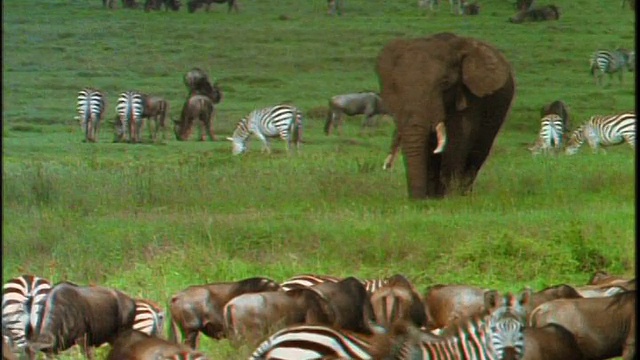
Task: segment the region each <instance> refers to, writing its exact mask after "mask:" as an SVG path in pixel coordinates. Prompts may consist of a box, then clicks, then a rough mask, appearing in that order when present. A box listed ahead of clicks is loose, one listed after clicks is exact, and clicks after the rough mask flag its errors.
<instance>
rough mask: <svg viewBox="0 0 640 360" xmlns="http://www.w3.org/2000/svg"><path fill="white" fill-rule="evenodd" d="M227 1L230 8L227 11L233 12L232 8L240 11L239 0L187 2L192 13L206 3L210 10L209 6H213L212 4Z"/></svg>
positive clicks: (193, 0) (207, 8)
mask: <svg viewBox="0 0 640 360" xmlns="http://www.w3.org/2000/svg"><path fill="white" fill-rule="evenodd" d="M224 3H227V4H228V5H229V9H228V10H227V13H230V12H231V9H233V10H235V11H236V13H238V11H239V10H238V0H190V1H189V2H187V10H188V11H189V12H190V13H193V12H195V11H196V10H198V9H199V8H201V7H202V6H203V5H206V11H207V12H208V11H209V8H210V7H211V4H224Z"/></svg>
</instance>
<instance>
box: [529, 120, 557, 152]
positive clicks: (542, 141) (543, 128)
mask: <svg viewBox="0 0 640 360" xmlns="http://www.w3.org/2000/svg"><path fill="white" fill-rule="evenodd" d="M563 129H564V121H563V120H562V118H561V117H560V115H557V114H551V115H547V116H545V117H543V118H542V119H541V120H540V133H539V135H538V140H537V141H536V143H535V145H533V147H530V148H529V150H530V151H531V153H532V154H533V155H538V154H539V153H540V151H543V152H545V153H546V152H547V151H549V150H551V149H556V150H558V149H560V148H561V147H562V135H563Z"/></svg>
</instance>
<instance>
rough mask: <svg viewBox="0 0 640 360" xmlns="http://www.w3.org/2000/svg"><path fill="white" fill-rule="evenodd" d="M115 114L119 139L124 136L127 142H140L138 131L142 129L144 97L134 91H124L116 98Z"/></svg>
mask: <svg viewBox="0 0 640 360" xmlns="http://www.w3.org/2000/svg"><path fill="white" fill-rule="evenodd" d="M116 113H117V114H118V116H119V121H120V126H121V128H120V130H117V125H116V130H117V131H118V135H119V136H120V137H122V136H126V138H127V141H128V142H139V141H140V129H141V128H142V124H143V122H142V114H143V113H144V97H143V95H142V94H140V93H139V92H136V91H125V92H123V93H121V94H120V97H119V98H118V105H116Z"/></svg>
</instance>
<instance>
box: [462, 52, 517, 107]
mask: <svg viewBox="0 0 640 360" xmlns="http://www.w3.org/2000/svg"><path fill="white" fill-rule="evenodd" d="M466 50H467V51H465V52H466V54H465V55H464V56H463V58H462V82H463V83H464V84H465V86H466V87H467V88H469V90H470V91H471V92H472V93H473V94H474V95H476V96H478V97H484V96H487V95H490V94H492V93H493V92H495V91H497V90H498V89H500V88H501V87H502V86H503V85H504V84H505V83H506V82H507V79H508V78H509V72H510V69H509V66H508V64H507V63H506V62H505V61H504V60H502V59H500V58H499V55H498V54H497V50H496V49H493V48H491V47H489V46H488V45H486V44H482V43H479V42H476V41H473V40H471V41H470V42H469V43H468V44H467V49H466Z"/></svg>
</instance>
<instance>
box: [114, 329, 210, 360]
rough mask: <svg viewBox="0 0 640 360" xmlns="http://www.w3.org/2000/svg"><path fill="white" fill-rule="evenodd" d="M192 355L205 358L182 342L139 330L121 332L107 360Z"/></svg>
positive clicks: (169, 357)
mask: <svg viewBox="0 0 640 360" xmlns="http://www.w3.org/2000/svg"><path fill="white" fill-rule="evenodd" d="M184 355H191V359H193V358H194V357H195V356H199V357H198V359H202V360H204V359H205V358H204V355H202V354H201V353H199V352H197V351H193V350H191V349H189V348H188V347H187V346H185V345H182V344H176V343H174V342H171V341H167V340H164V339H160V338H157V337H155V336H150V335H148V334H145V333H143V332H140V331H137V330H126V331H123V332H121V333H120V334H119V335H118V337H117V338H116V340H115V341H114V343H113V347H112V348H111V351H109V354H108V355H107V360H146V359H162V360H165V359H172V358H173V357H174V356H183V357H182V358H185V359H186V357H184Z"/></svg>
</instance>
